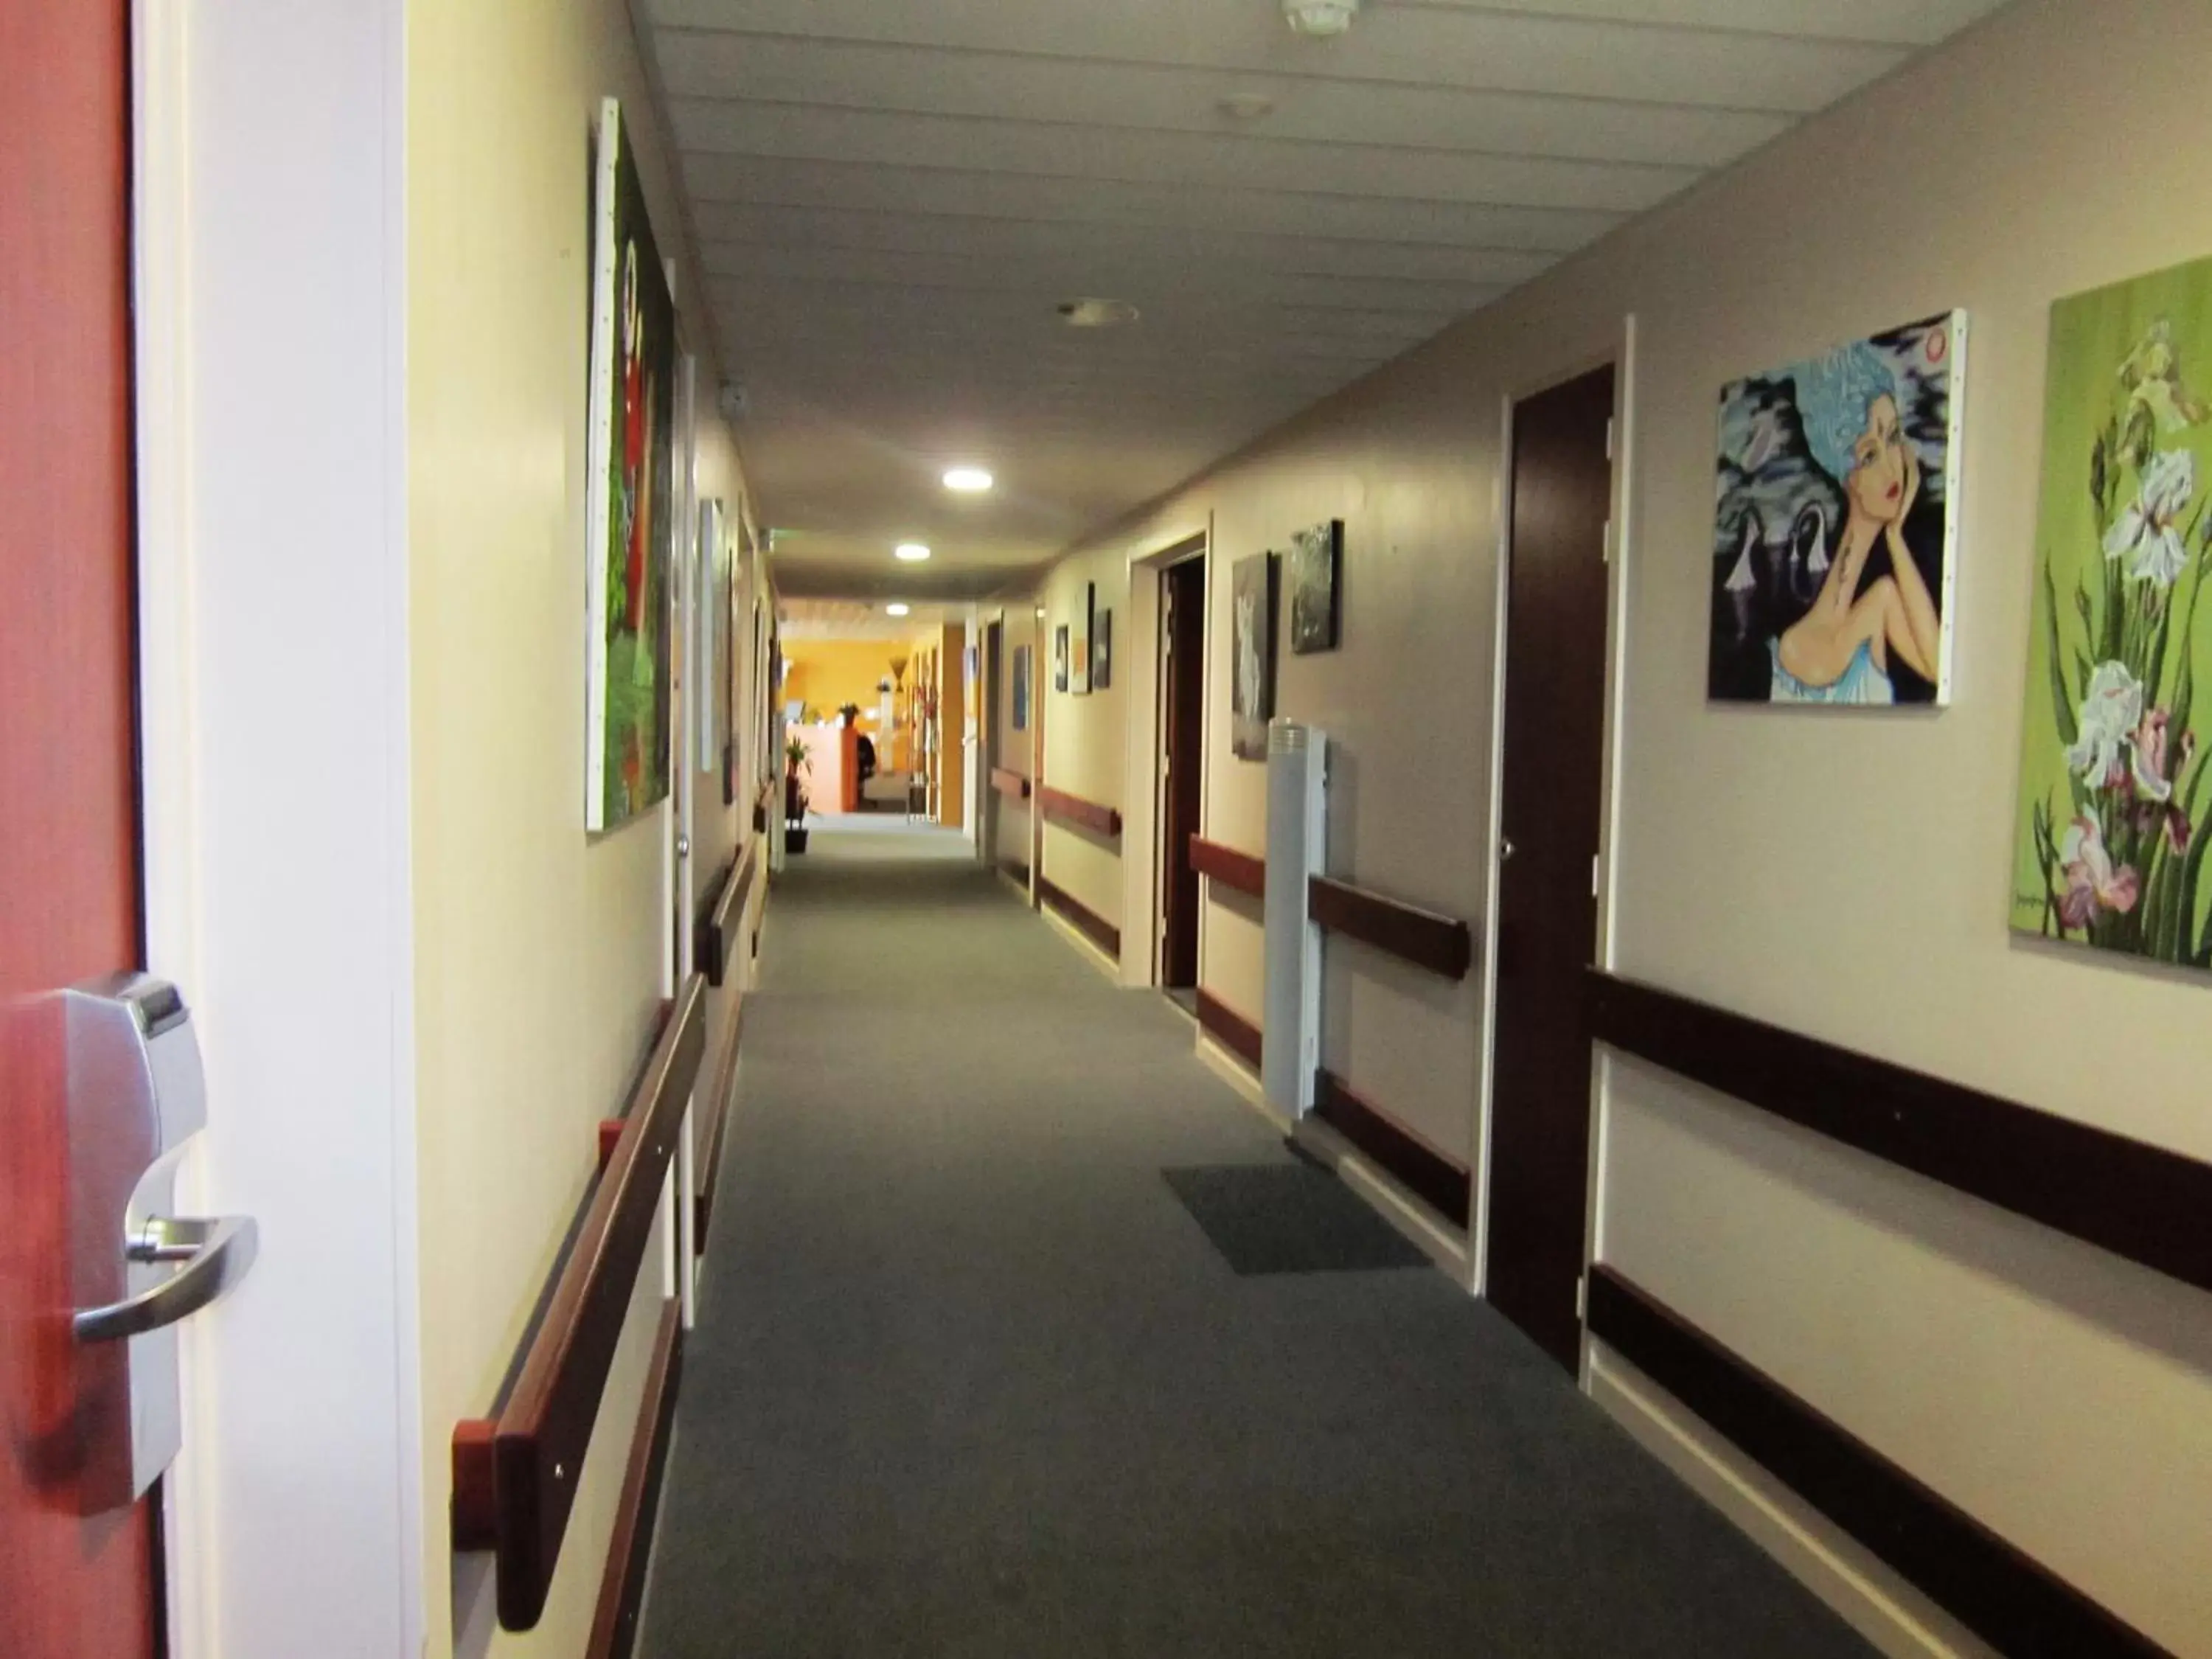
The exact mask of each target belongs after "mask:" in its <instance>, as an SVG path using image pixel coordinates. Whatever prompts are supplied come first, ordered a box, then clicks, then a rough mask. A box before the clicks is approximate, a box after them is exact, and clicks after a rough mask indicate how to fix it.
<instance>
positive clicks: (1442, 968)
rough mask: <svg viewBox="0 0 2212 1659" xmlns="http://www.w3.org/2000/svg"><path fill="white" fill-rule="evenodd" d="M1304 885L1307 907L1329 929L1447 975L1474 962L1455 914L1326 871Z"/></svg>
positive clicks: (1460, 975) (1469, 939) (1461, 974)
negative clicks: (1396, 897) (1352, 882)
mask: <svg viewBox="0 0 2212 1659" xmlns="http://www.w3.org/2000/svg"><path fill="white" fill-rule="evenodd" d="M1306 907H1307V909H1308V910H1309V912H1310V914H1311V915H1312V916H1313V919H1314V920H1315V921H1317V922H1319V923H1320V924H1321V925H1322V927H1326V928H1328V930H1329V932H1331V933H1342V934H1343V935H1344V936H1345V937H1346V939H1358V940H1359V941H1360V943H1361V944H1363V945H1373V946H1374V947H1375V948H1376V950H1378V951H1387V952H1388V953H1389V955H1391V956H1394V957H1398V958H1400V959H1401V961H1405V962H1410V963H1413V965H1414V966H1415V967H1417V968H1425V969H1428V970H1429V971H1430V972H1431V973H1432V974H1441V975H1443V976H1444V977H1445V978H1446V979H1465V978H1466V977H1467V970H1468V969H1469V968H1470V967H1472V966H1473V965H1474V936H1473V934H1471V933H1469V932H1468V925H1467V924H1466V923H1465V922H1463V921H1461V920H1460V919H1459V918H1458V917H1457V916H1448V915H1443V914H1442V913H1441V912H1439V911H1436V910H1424V909H1422V908H1419V906H1417V905H1412V904H1407V903H1405V902H1402V901H1401V900H1398V899H1394V898H1386V897H1384V896H1383V895H1382V894H1380V893H1376V892H1370V891H1369V890H1367V889H1366V888H1364V887H1354V886H1353V885H1352V884H1351V883H1350V882H1347V881H1338V880H1336V879H1334V878H1333V877H1329V876H1315V877H1312V878H1310V880H1309V883H1308V886H1307V897H1306Z"/></svg>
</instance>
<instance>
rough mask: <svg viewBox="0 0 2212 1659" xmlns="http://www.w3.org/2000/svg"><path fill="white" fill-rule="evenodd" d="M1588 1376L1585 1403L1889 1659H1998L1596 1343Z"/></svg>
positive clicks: (1678, 1403)
mask: <svg viewBox="0 0 2212 1659" xmlns="http://www.w3.org/2000/svg"><path fill="white" fill-rule="evenodd" d="M1587 1391H1588V1393H1589V1396H1590V1398H1591V1399H1592V1400H1594V1401H1596V1402H1597V1403H1598V1404H1599V1405H1600V1406H1601V1407H1604V1409H1605V1411H1606V1413H1607V1414H1608V1415H1609V1416H1611V1417H1612V1418H1613V1420H1614V1421H1616V1422H1618V1423H1619V1424H1620V1425H1621V1426H1622V1427H1623V1428H1625V1429H1626V1430H1627V1431H1628V1432H1629V1433H1630V1434H1631V1435H1632V1437H1634V1438H1635V1439H1636V1441H1637V1443H1638V1444H1640V1445H1641V1446H1643V1448H1644V1449H1645V1450H1646V1451H1648V1452H1650V1454H1651V1455H1653V1456H1655V1457H1656V1458H1657V1459H1658V1460H1659V1461H1660V1462H1662V1463H1664V1464H1665V1465H1666V1466H1667V1467H1668V1468H1669V1469H1671V1470H1673V1471H1674V1474H1675V1475H1676V1476H1677V1477H1679V1478H1680V1480H1681V1481H1682V1482H1683V1484H1685V1485H1686V1486H1688V1487H1689V1488H1690V1489H1691V1490H1692V1492H1696V1493H1697V1494H1698V1495H1699V1497H1700V1498H1704V1499H1705V1501H1706V1502H1707V1503H1709V1504H1711V1505H1712V1506H1713V1507H1714V1508H1715V1509H1717V1510H1719V1511H1720V1512H1721V1513H1722V1514H1723V1515H1724V1516H1727V1517H1728V1519H1729V1521H1730V1522H1733V1523H1734V1524H1735V1526H1736V1528H1738V1529H1739V1530H1741V1532H1743V1533H1744V1534H1745V1535H1747V1537H1749V1538H1750V1540H1751V1541H1753V1543H1755V1544H1757V1545H1758V1546H1759V1547H1760V1548H1761V1549H1763V1550H1765V1552H1766V1553H1768V1554H1769V1555H1771V1556H1772V1557H1773V1558H1774V1559H1776V1560H1777V1561H1778V1562H1780V1563H1781V1564H1782V1565H1783V1567H1784V1569H1785V1570H1786V1571H1788V1572H1789V1573H1790V1576H1791V1577H1794V1578H1796V1579H1797V1580H1798V1581H1799V1582H1800V1583H1802V1584H1803V1585H1804V1586H1805V1587H1806V1588H1807V1589H1809V1590H1811V1591H1812V1592H1813V1594H1814V1595H1817V1596H1819V1597H1820V1600H1821V1601H1825V1602H1826V1603H1827V1604H1828V1606H1829V1607H1832V1608H1833V1609H1834V1610H1835V1611H1836V1613H1837V1614H1838V1616H1839V1617H1841V1618H1842V1619H1843V1620H1844V1622H1845V1623H1846V1624H1848V1625H1850V1626H1851V1628H1852V1629H1854V1630H1856V1631H1857V1632H1858V1633H1859V1634H1860V1635H1862V1636H1863V1637H1864V1638H1866V1639H1867V1640H1868V1641H1869V1642H1870V1643H1872V1644H1874V1646H1875V1647H1876V1648H1877V1649H1879V1650H1881V1652H1883V1653H1885V1654H1887V1655H1888V1656H1890V1659H2000V1656H1998V1655H1997V1652H1996V1649H1994V1648H1992V1647H1990V1645H1989V1644H1987V1643H1986V1642H1984V1641H1983V1640H1982V1639H1981V1638H1979V1637H1978V1636H1976V1635H1975V1634H1974V1633H1973V1632H1972V1631H1970V1630H1968V1629H1966V1626H1963V1625H1961V1624H1960V1623H1959V1621H1958V1620H1955V1619H1954V1618H1952V1617H1951V1616H1950V1614H1948V1613H1945V1612H1944V1611H1943V1610H1942V1608H1941V1607H1937V1606H1936V1604H1935V1603H1934V1602H1932V1601H1929V1599H1928V1598H1927V1597H1926V1596H1925V1595H1922V1594H1921V1593H1920V1591H1918V1590H1917V1589H1914V1588H1913V1586H1912V1585H1911V1584H1910V1583H1906V1582H1905V1580H1904V1579H1903V1578H1901V1577H1899V1576H1898V1574H1897V1573H1896V1572H1895V1571H1893V1570H1892V1569H1891V1568H1889V1567H1888V1566H1887V1565H1884V1564H1883V1563H1882V1562H1881V1561H1880V1560H1878V1559H1875V1557H1874V1556H1873V1555H1872V1554H1871V1553H1869V1552H1868V1551H1867V1549H1866V1548H1865V1547H1864V1546H1863V1545H1861V1544H1860V1543H1859V1542H1858V1541H1857V1540H1856V1539H1854V1538H1852V1537H1850V1535H1849V1534H1846V1533H1844V1531H1842V1530H1841V1529H1840V1528H1838V1527H1837V1526H1836V1525H1835V1524H1834V1523H1833V1522H1831V1521H1829V1520H1828V1519H1827V1517H1826V1516H1823V1515H1821V1514H1820V1512H1819V1511H1818V1510H1815V1509H1814V1508H1813V1507H1812V1506H1811V1505H1810V1504H1807V1503H1806V1502H1805V1501H1804V1499H1802V1498H1800V1497H1798V1496H1797V1494H1796V1493H1795V1492H1791V1491H1790V1489H1789V1488H1788V1487H1787V1486H1784V1485H1783V1484H1782V1483H1781V1482H1780V1481H1779V1480H1776V1479H1775V1478H1774V1477H1773V1476H1772V1475H1771V1474H1768V1473H1767V1472H1766V1471H1765V1469H1763V1468H1759V1465H1757V1464H1756V1463H1754V1462H1752V1461H1751V1460H1750V1459H1749V1458H1747V1457H1746V1456H1745V1455H1743V1454H1742V1453H1741V1451H1739V1450H1737V1449H1736V1448H1735V1446H1734V1445H1733V1444H1731V1443H1729V1441H1728V1440H1727V1439H1725V1438H1724V1437H1722V1436H1721V1435H1720V1434H1718V1433H1717V1432H1716V1431H1714V1430H1712V1429H1711V1428H1709V1427H1708V1426H1706V1425H1705V1423H1704V1422H1703V1421H1702V1420H1700V1419H1699V1418H1698V1416H1697V1415H1696V1414H1695V1413H1692V1412H1691V1411H1690V1410H1689V1409H1688V1408H1687V1407H1685V1406H1684V1405H1683V1404H1682V1403H1681V1401H1679V1400H1677V1399H1675V1398H1674V1395H1671V1394H1668V1392H1667V1391H1666V1390H1665V1389H1662V1388H1661V1387H1660V1386H1659V1384H1657V1383H1654V1382H1653V1381H1652V1380H1651V1379H1650V1377H1648V1376H1645V1375H1644V1373H1643V1372H1642V1371H1639V1370H1637V1369H1636V1367H1635V1366H1633V1365H1632V1364H1629V1363H1628V1361H1626V1360H1625V1359H1623V1358H1621V1357H1620V1355H1619V1354H1617V1353H1615V1352H1613V1350H1611V1349H1610V1348H1608V1347H1607V1346H1605V1345H1604V1344H1603V1343H1601V1342H1598V1341H1595V1340H1593V1341H1592V1342H1591V1343H1590V1345H1589V1383H1588V1389H1587Z"/></svg>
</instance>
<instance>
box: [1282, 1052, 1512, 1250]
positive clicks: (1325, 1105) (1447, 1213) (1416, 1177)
mask: <svg viewBox="0 0 2212 1659" xmlns="http://www.w3.org/2000/svg"><path fill="white" fill-rule="evenodd" d="M1314 1115H1315V1116H1316V1117H1317V1118H1319V1119H1320V1120H1321V1121H1322V1122H1324V1123H1326V1124H1328V1127H1330V1128H1332V1129H1334V1130H1335V1131H1336V1132H1337V1133H1339V1134H1340V1135H1342V1136H1343V1137H1344V1138H1345V1139H1346V1140H1348V1141H1350V1142H1351V1143H1352V1145H1353V1146H1357V1147H1358V1149H1359V1150H1360V1151H1361V1152H1364V1153H1366V1154H1367V1156H1368V1157H1369V1158H1371V1159H1372V1160H1373V1161H1374V1162H1375V1164H1376V1166H1377V1167H1379V1168H1381V1169H1383V1170H1386V1171H1388V1172H1389V1175H1390V1176H1392V1178H1393V1179H1395V1181H1396V1182H1398V1184H1399V1185H1400V1186H1401V1187H1403V1188H1405V1189H1406V1190H1407V1192H1409V1193H1411V1194H1413V1196H1414V1197H1416V1198H1418V1199H1419V1200H1421V1202H1422V1203H1424V1204H1425V1205H1427V1206H1429V1207H1430V1208H1431V1209H1432V1210H1434V1211H1435V1212H1437V1214H1438V1215H1440V1216H1442V1217H1443V1218H1444V1219H1445V1220H1447V1221H1449V1222H1450V1223H1451V1224H1452V1225H1454V1226H1455V1227H1459V1228H1462V1229H1464V1228H1465V1227H1466V1226H1467V1225H1468V1216H1469V1214H1470V1213H1471V1212H1472V1210H1473V1206H1474V1178H1473V1176H1470V1175H1469V1174H1468V1167H1467V1165H1466V1164H1462V1163H1459V1162H1458V1161H1457V1160H1455V1159H1453V1158H1446V1157H1445V1156H1444V1155H1443V1153H1442V1152H1438V1151H1437V1149H1436V1148H1435V1147H1433V1146H1430V1145H1429V1144H1428V1142H1426V1141H1425V1140H1423V1139H1421V1138H1420V1137H1419V1135H1417V1134H1415V1133H1413V1131H1412V1130H1410V1129H1408V1128H1407V1127H1405V1126H1404V1125H1403V1124H1401V1123H1400V1122H1399V1121H1397V1120H1396V1119H1395V1118H1393V1117H1392V1116H1391V1115H1389V1113H1387V1112H1385V1111H1383V1110H1382V1109H1380V1108H1379V1107H1377V1106H1376V1105H1375V1104H1374V1103H1373V1102H1371V1101H1369V1100H1367V1099H1365V1098H1364V1097H1362V1096H1361V1095H1359V1094H1358V1093H1357V1092H1355V1091H1353V1089H1352V1085H1350V1084H1348V1083H1346V1081H1345V1080H1344V1079H1342V1078H1340V1077H1339V1076H1337V1074H1336V1073H1334V1072H1330V1071H1320V1072H1316V1073H1314Z"/></svg>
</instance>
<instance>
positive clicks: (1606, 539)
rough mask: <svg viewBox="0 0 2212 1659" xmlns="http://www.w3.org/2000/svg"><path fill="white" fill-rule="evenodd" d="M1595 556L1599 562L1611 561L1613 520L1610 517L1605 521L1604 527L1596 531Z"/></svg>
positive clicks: (1606, 562) (1608, 562)
mask: <svg viewBox="0 0 2212 1659" xmlns="http://www.w3.org/2000/svg"><path fill="white" fill-rule="evenodd" d="M1597 556H1598V559H1599V561H1600V562H1601V563H1605V564H1611V563H1612V562H1613V520H1611V519H1607V520H1606V521H1605V528H1604V529H1603V530H1601V531H1600V532H1598V543H1597Z"/></svg>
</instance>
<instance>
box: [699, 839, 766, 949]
mask: <svg viewBox="0 0 2212 1659" xmlns="http://www.w3.org/2000/svg"><path fill="white" fill-rule="evenodd" d="M759 849H760V843H759V842H753V843H752V844H751V845H750V846H749V847H747V848H745V850H744V852H743V853H740V854H738V855H737V856H736V857H735V858H733V859H732V860H731V861H730V868H729V872H728V873H727V874H726V875H725V876H724V877H723V878H722V880H721V882H720V885H718V886H717V887H716V888H715V890H714V896H712V897H711V898H709V899H708V902H707V905H706V908H705V909H704V910H702V912H701V914H700V916H699V920H698V923H697V925H696V927H693V929H692V930H691V945H692V950H691V954H692V957H693V961H692V964H691V965H692V966H693V967H695V968H696V969H698V970H699V971H700V972H701V973H702V974H704V975H706V976H707V983H708V984H709V985H720V983H721V982H722V979H723V976H724V975H726V974H727V973H728V972H729V970H730V958H731V957H732V956H733V955H734V954H735V953H736V951H737V945H738V924H739V923H740V922H741V921H744V914H745V900H746V898H747V897H748V896H750V893H751V892H752V885H753V872H755V871H756V870H757V868H758V867H759V859H758V856H757V854H758V853H759Z"/></svg>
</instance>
